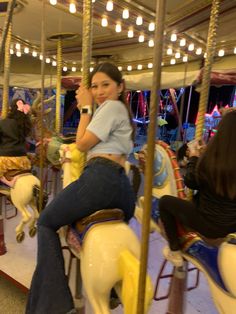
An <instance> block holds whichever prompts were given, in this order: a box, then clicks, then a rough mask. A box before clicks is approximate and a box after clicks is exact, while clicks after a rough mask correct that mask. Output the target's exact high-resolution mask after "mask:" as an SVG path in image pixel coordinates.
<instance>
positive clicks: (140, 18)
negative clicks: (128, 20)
mask: <svg viewBox="0 0 236 314" xmlns="http://www.w3.org/2000/svg"><path fill="white" fill-rule="evenodd" d="M142 24H143V18H142V16H141V15H139V16H138V17H137V18H136V25H142Z"/></svg>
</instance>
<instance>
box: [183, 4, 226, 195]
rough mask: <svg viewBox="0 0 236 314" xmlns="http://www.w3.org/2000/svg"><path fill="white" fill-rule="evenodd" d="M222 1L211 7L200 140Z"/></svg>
mask: <svg viewBox="0 0 236 314" xmlns="http://www.w3.org/2000/svg"><path fill="white" fill-rule="evenodd" d="M220 1H221V0H213V1H212V7H211V16H210V23H209V29H208V37H207V49H206V60H205V65H204V68H203V76H202V84H201V94H200V100H199V109H198V121H197V127H196V133H195V139H197V140H200V139H201V138H202V134H203V127H204V122H205V112H206V111H207V105H208V98H209V89H210V80H211V68H212V63H213V61H214V55H215V50H216V31H217V28H218V20H219V11H220ZM192 196H193V191H192V190H190V189H188V193H187V199H188V200H191V199H192Z"/></svg>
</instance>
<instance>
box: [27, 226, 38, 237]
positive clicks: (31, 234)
mask: <svg viewBox="0 0 236 314" xmlns="http://www.w3.org/2000/svg"><path fill="white" fill-rule="evenodd" d="M36 232H37V228H36V227H33V228H31V229H30V230H29V236H30V237H31V238H33V237H34V236H35V235H36Z"/></svg>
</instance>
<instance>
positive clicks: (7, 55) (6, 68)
mask: <svg viewBox="0 0 236 314" xmlns="http://www.w3.org/2000/svg"><path fill="white" fill-rule="evenodd" d="M11 30H12V25H11V23H10V24H9V28H8V33H7V38H6V43H5V62H4V76H3V95H2V118H6V116H7V113H8V109H9V80H10V64H11V55H10V43H11Z"/></svg>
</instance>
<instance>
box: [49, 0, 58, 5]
mask: <svg viewBox="0 0 236 314" xmlns="http://www.w3.org/2000/svg"><path fill="white" fill-rule="evenodd" d="M49 2H50V4H51V5H56V4H57V0H50V1H49Z"/></svg>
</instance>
